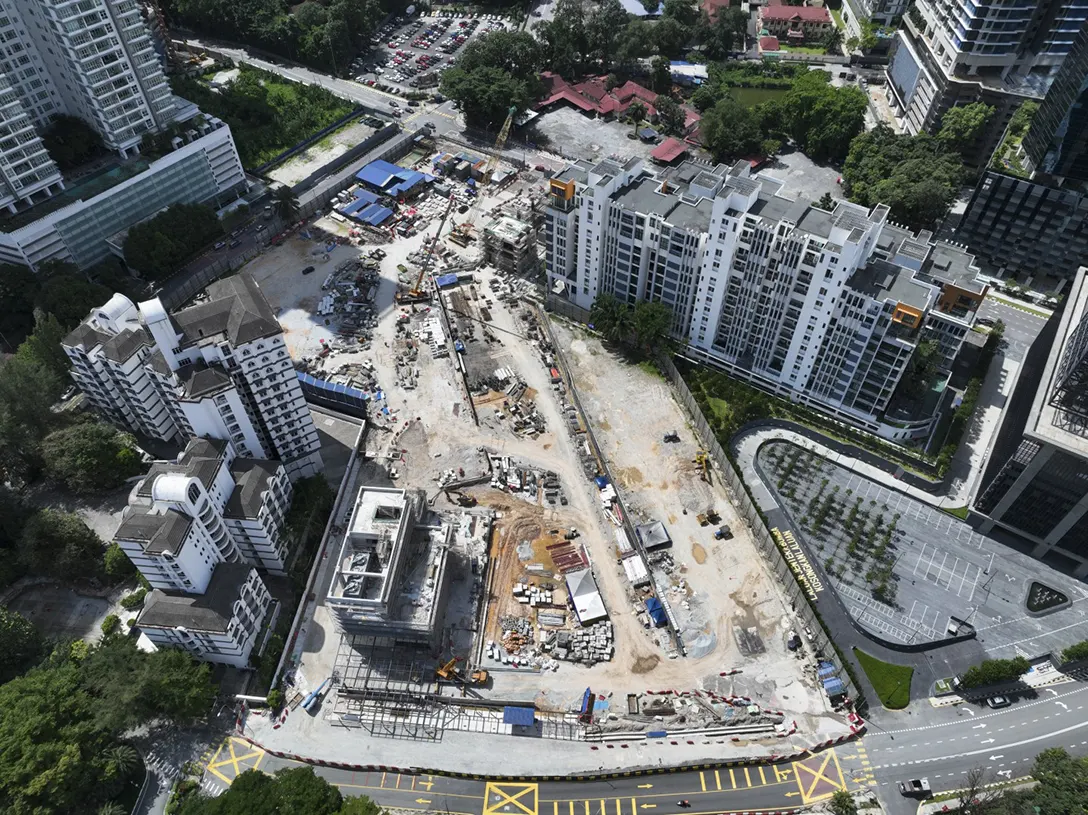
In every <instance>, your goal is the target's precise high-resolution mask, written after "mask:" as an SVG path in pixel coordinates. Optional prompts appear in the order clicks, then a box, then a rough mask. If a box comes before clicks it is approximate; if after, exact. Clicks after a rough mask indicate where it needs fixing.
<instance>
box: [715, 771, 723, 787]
mask: <svg viewBox="0 0 1088 815" xmlns="http://www.w3.org/2000/svg"><path fill="white" fill-rule="evenodd" d="M714 784H715V786H717V788H718V789H721V788H722V777H721V776H720V775H719V774H718V771H717V770H715V771H714Z"/></svg>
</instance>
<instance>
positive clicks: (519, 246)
mask: <svg viewBox="0 0 1088 815" xmlns="http://www.w3.org/2000/svg"><path fill="white" fill-rule="evenodd" d="M483 249H484V253H483V254H484V262H485V263H489V264H491V265H492V266H494V267H495V268H496V269H499V270H501V271H504V272H514V273H516V274H524V273H525V272H526V271H529V270H530V269H532V268H534V267H535V266H536V240H535V238H534V237H533V228H532V226H530V225H529V224H527V223H524V222H523V221H519V220H517V219H515V218H511V217H509V216H506V215H504V216H501V217H498V218H495V219H494V220H493V221H491V222H490V223H489V224H488V225H487V226H485V227H484V232H483Z"/></svg>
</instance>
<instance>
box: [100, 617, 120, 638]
mask: <svg viewBox="0 0 1088 815" xmlns="http://www.w3.org/2000/svg"><path fill="white" fill-rule="evenodd" d="M120 626H121V618H120V617H118V616H117V615H116V614H110V615H108V616H107V617H106V619H104V620H103V621H102V634H103V635H104V636H107V637H108V636H109V635H110V634H112V633H114V632H115V631H116V630H117V629H118V628H119V627H120Z"/></svg>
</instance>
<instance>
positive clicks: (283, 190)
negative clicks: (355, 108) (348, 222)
mask: <svg viewBox="0 0 1088 815" xmlns="http://www.w3.org/2000/svg"><path fill="white" fill-rule="evenodd" d="M315 5H316V4H315ZM272 198H273V200H274V201H275V202H276V203H275V207H276V214H277V215H279V216H280V218H281V219H282V220H284V221H291V220H294V218H295V216H296V215H298V210H299V203H298V199H297V198H295V192H294V190H292V189H291V188H290V187H288V186H287V185H286V184H284V185H283V186H282V187H280V188H279V189H277V190H276V191H275V193H273V194H272Z"/></svg>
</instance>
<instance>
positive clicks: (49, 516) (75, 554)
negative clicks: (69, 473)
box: [19, 509, 103, 580]
mask: <svg viewBox="0 0 1088 815" xmlns="http://www.w3.org/2000/svg"><path fill="white" fill-rule="evenodd" d="M102 552H103V546H102V541H101V540H100V539H99V537H98V535H96V534H95V533H94V532H93V531H92V530H91V529H90V528H89V527H88V526H87V525H86V524H85V523H83V520H82V519H81V518H80V517H79V516H78V515H75V514H73V513H71V512H62V511H60V510H55V509H39V510H38V511H37V512H35V513H34V514H33V515H31V516H30V518H28V519H27V521H26V523H25V524H24V525H23V531H22V535H21V536H20V539H19V553H20V559H21V560H22V561H23V563H24V564H25V565H26V567H27V569H29V570H30V571H31V572H32V573H34V574H38V575H44V576H47V577H55V578H57V579H58V580H85V579H87V578H90V577H94V576H95V575H96V574H98V571H99V564H100V559H101V557H102Z"/></svg>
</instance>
